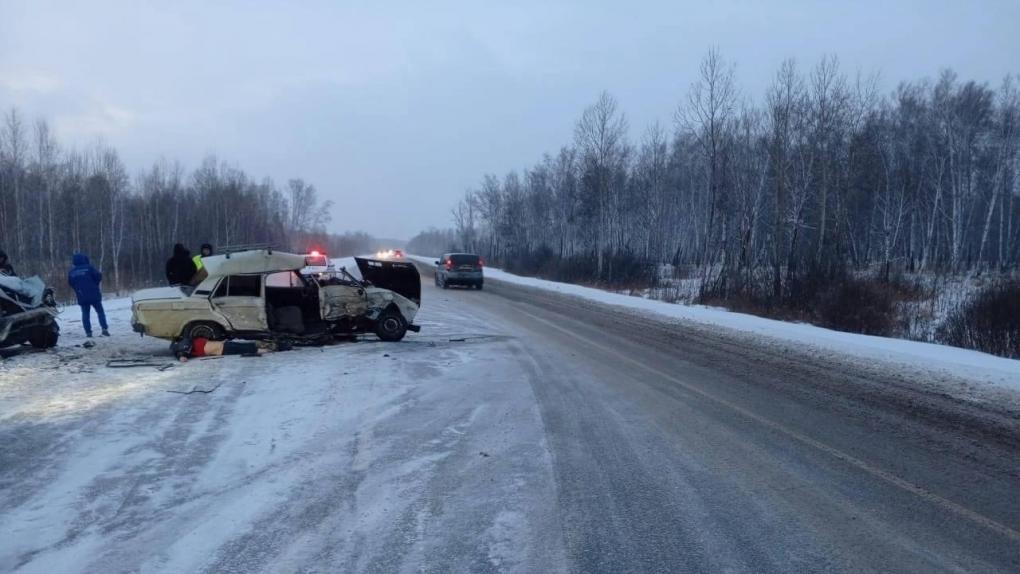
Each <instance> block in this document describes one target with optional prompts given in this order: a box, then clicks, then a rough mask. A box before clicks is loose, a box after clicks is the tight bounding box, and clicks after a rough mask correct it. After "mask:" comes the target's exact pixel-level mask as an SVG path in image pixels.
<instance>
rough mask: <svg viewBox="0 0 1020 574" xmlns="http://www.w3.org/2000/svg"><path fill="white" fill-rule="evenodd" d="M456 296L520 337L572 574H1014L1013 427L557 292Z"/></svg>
mask: <svg viewBox="0 0 1020 574" xmlns="http://www.w3.org/2000/svg"><path fill="white" fill-rule="evenodd" d="M443 296H444V297H446V298H449V300H450V302H451V305H450V311H451V312H460V313H464V314H471V315H475V316H478V317H482V318H484V320H485V321H487V322H490V323H491V324H493V325H500V326H503V327H504V328H505V329H506V330H507V332H508V333H509V334H511V335H512V336H513V337H514V338H513V343H512V344H511V345H509V349H508V350H509V351H510V352H512V353H514V354H515V356H517V357H518V358H519V364H520V366H521V370H522V372H524V373H525V374H526V376H527V378H528V380H529V383H530V390H531V392H532V393H533V394H534V400H535V401H536V403H537V405H538V408H539V410H540V413H541V421H542V425H543V433H544V437H545V441H546V446H547V448H548V449H549V451H550V454H551V461H552V465H553V468H552V474H553V476H554V478H555V492H556V508H557V512H556V514H557V515H558V518H559V524H560V527H561V528H562V536H563V544H564V553H565V556H566V563H567V564H568V565H569V568H570V569H571V570H574V571H580V572H860V571H873V572H943V571H945V572H1020V432H1018V431H1020V419H1018V418H1017V416H1016V413H1015V412H1009V411H1006V410H1004V409H1002V410H996V409H993V408H989V407H987V406H984V407H976V406H973V405H968V404H964V403H961V402H959V401H955V400H953V399H950V398H948V397H946V396H942V395H939V394H936V393H933V392H930V391H927V392H926V391H920V390H918V387H917V385H915V384H914V382H913V381H909V380H903V379H902V378H897V377H896V376H893V375H889V374H886V373H885V372H884V371H883V369H882V368H881V367H880V366H872V367H871V368H869V366H867V365H860V364H853V363H850V362H845V361H834V360H833V359H832V358H831V357H829V358H822V357H818V356H812V355H810V354H806V353H803V352H798V350H797V349H794V348H784V347H782V346H775V345H773V346H763V345H761V344H760V343H755V342H754V341H752V340H749V339H747V338H743V337H740V336H734V335H733V334H724V333H720V332H718V331H713V330H709V329H705V328H699V327H696V326H693V325H683V324H678V323H675V322H673V323H670V322H666V321H664V320H659V319H654V318H648V317H642V316H637V315H634V314H633V313H631V312H628V311H624V310H620V309H611V308H610V309H607V308H605V307H603V306H599V305H598V304H595V303H591V302H586V301H583V300H579V299H575V298H571V297H567V296H562V295H559V294H553V293H549V292H547V291H541V290H537V289H531V288H524V287H520V286H514V285H510V284H506V283H500V282H495V281H490V282H489V283H488V284H487V285H486V290H485V291H484V292H476V291H454V290H453V289H451V290H448V291H446V292H445V293H444V294H443ZM426 298H427V300H429V299H434V298H435V297H434V296H433V295H432V294H431V293H427V294H426Z"/></svg>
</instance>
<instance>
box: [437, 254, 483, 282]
mask: <svg viewBox="0 0 1020 574" xmlns="http://www.w3.org/2000/svg"><path fill="white" fill-rule="evenodd" d="M484 266H485V263H484V261H482V258H481V257H479V256H478V255H475V254H474V253H444V254H443V256H442V257H441V258H439V260H438V261H436V287H442V288H443V289H446V288H447V287H449V286H450V285H464V286H467V287H474V288H475V289H481V288H482V286H483V285H484V284H485V277H484V276H483V274H482V268H483V267H484Z"/></svg>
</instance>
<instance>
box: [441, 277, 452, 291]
mask: <svg viewBox="0 0 1020 574" xmlns="http://www.w3.org/2000/svg"><path fill="white" fill-rule="evenodd" d="M440 286H441V287H442V288H443V289H449V288H450V285H449V284H448V283H447V282H446V280H445V279H444V280H443V281H442V284H441V285H440Z"/></svg>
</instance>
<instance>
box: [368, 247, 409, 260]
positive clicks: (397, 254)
mask: <svg viewBox="0 0 1020 574" xmlns="http://www.w3.org/2000/svg"><path fill="white" fill-rule="evenodd" d="M375 256H376V257H377V258H379V259H403V258H404V251H403V250H401V249H386V250H383V251H379V252H378V253H376V254H375Z"/></svg>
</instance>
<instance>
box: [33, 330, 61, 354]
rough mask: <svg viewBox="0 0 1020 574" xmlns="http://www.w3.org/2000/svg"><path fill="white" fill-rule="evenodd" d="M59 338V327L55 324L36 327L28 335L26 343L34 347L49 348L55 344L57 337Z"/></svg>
mask: <svg viewBox="0 0 1020 574" xmlns="http://www.w3.org/2000/svg"><path fill="white" fill-rule="evenodd" d="M59 338H60V328H59V327H57V326H56V325H47V326H45V327H36V328H35V329H34V330H33V331H32V334H30V335H29V336H28V343H29V344H30V345H32V346H33V347H35V348H36V349H50V348H52V347H56V346H57V339H59Z"/></svg>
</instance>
